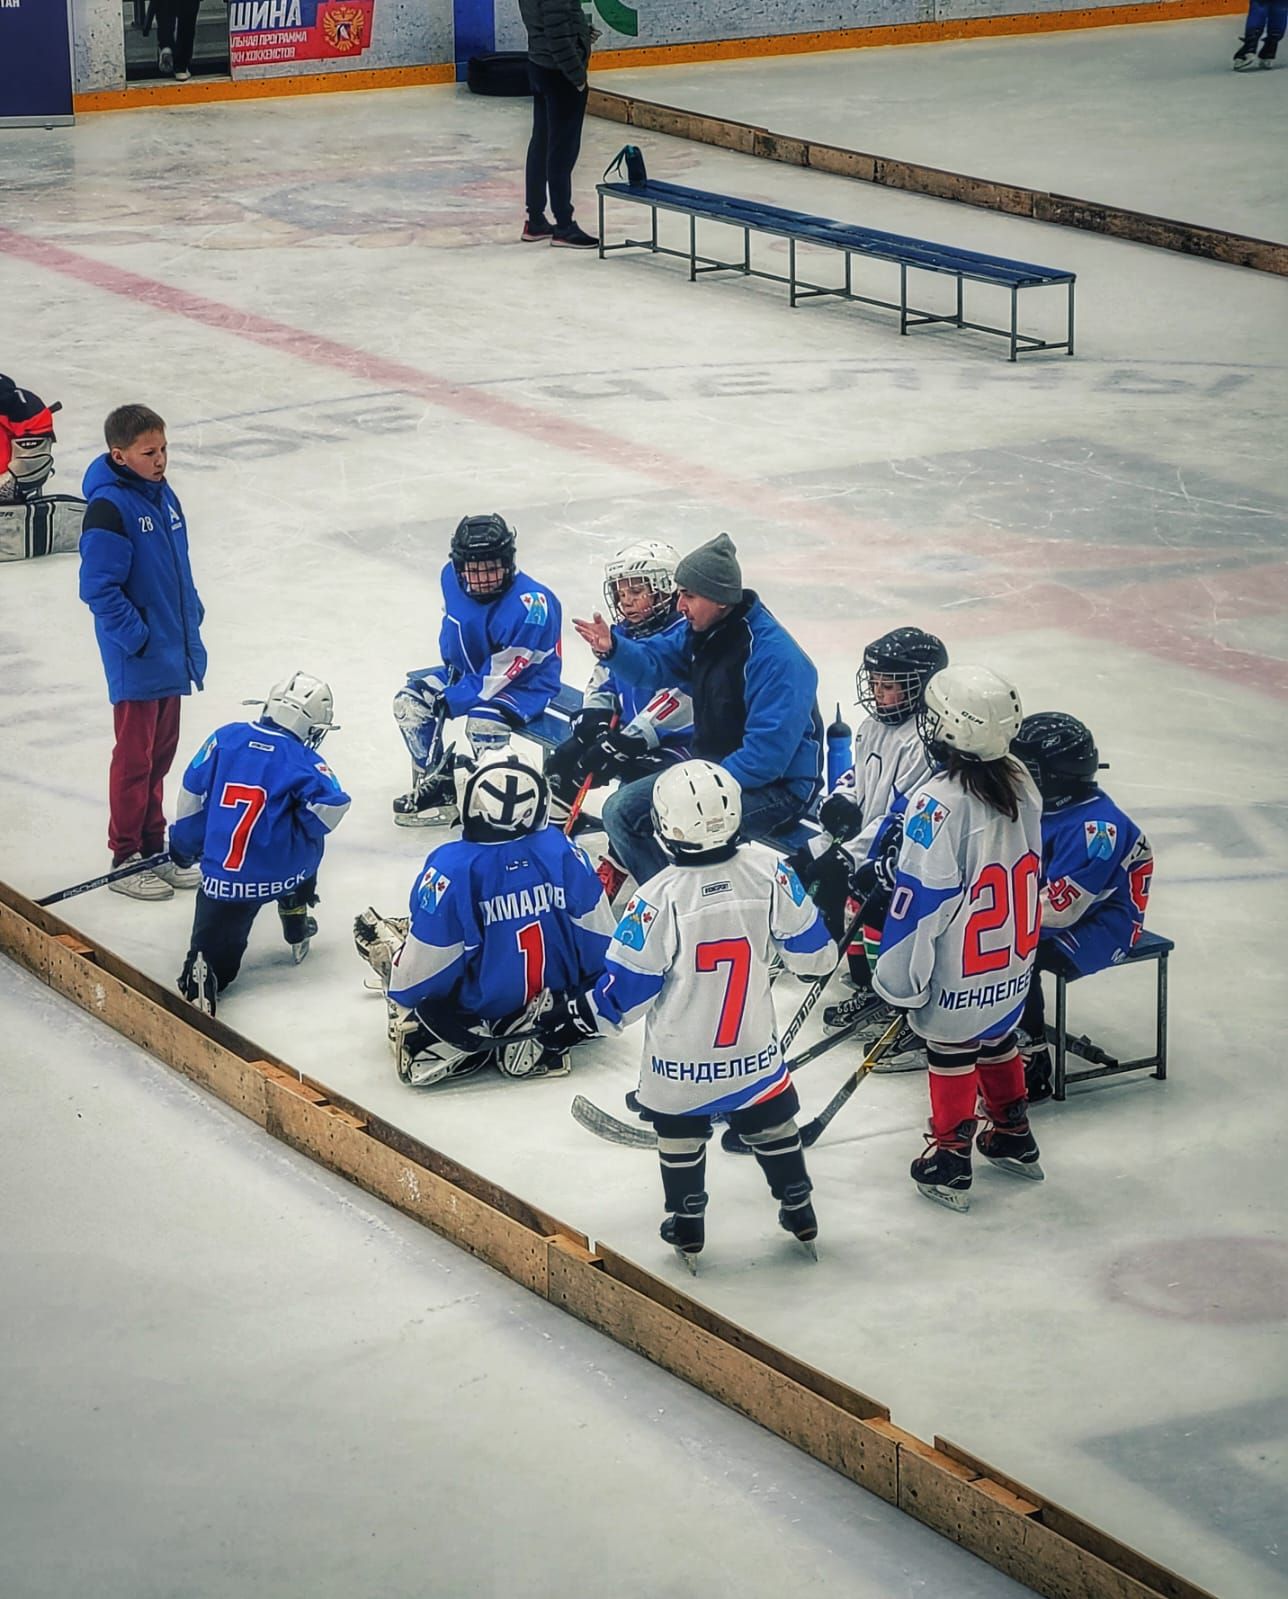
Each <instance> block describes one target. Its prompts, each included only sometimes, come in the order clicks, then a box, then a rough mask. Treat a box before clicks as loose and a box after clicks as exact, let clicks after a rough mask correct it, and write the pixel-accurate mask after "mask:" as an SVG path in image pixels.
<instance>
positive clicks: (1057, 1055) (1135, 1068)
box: [1035, 950, 1170, 1099]
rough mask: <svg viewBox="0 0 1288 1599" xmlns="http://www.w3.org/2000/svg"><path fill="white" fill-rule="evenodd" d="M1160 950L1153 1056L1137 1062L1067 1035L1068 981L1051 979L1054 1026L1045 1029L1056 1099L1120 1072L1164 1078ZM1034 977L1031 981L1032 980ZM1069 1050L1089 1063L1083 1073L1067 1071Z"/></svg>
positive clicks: (1164, 983)
mask: <svg viewBox="0 0 1288 1599" xmlns="http://www.w3.org/2000/svg"><path fill="white" fill-rule="evenodd" d="M1169 953H1170V951H1168V950H1164V951H1163V952H1162V953H1161V954H1160V955H1159V956H1158V957H1157V959H1156V962H1155V964H1156V966H1157V968H1158V969H1157V972H1156V973H1155V979H1154V1053H1153V1054H1152V1055H1142V1056H1141V1057H1140V1058H1139V1059H1138V1060H1119V1059H1118V1058H1117V1057H1116V1056H1114V1055H1110V1054H1108V1053H1107V1052H1106V1051H1105V1050H1103V1049H1101V1048H1100V1046H1099V1045H1098V1044H1093V1043H1092V1041H1091V1040H1090V1039H1089V1038H1086V1037H1083V1038H1075V1039H1073V1040H1072V1042H1071V1041H1070V1039H1069V1032H1068V986H1069V985H1068V982H1067V980H1066V979H1065V978H1063V977H1061V976H1060V975H1059V974H1057V975H1056V979H1055V1026H1054V1027H1048V1028H1047V1038H1048V1039H1049V1041H1050V1043H1051V1045H1052V1049H1053V1055H1054V1061H1053V1065H1054V1072H1053V1078H1054V1080H1053V1084H1052V1086H1053V1088H1054V1090H1055V1097H1056V1099H1063V1098H1064V1097H1065V1086H1066V1084H1068V1083H1085V1082H1088V1081H1090V1080H1091V1079H1092V1078H1095V1077H1118V1076H1121V1075H1122V1073H1124V1072H1149V1073H1150V1075H1151V1076H1153V1077H1156V1078H1157V1079H1158V1080H1159V1082H1165V1081H1166V1079H1167V957H1168V954H1169ZM1036 980H1037V979H1036V974H1035V981H1036ZM1070 1048H1072V1050H1073V1051H1074V1053H1076V1054H1077V1055H1079V1056H1081V1057H1082V1058H1083V1059H1084V1060H1086V1061H1088V1062H1090V1065H1089V1066H1088V1067H1087V1068H1086V1069H1085V1070H1080V1071H1075V1072H1071V1071H1069V1069H1068V1065H1067V1059H1066V1057H1067V1056H1068V1054H1069V1051H1070Z"/></svg>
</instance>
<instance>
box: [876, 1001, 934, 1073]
mask: <svg viewBox="0 0 1288 1599" xmlns="http://www.w3.org/2000/svg"><path fill="white" fill-rule="evenodd" d="M893 1020H894V1012H893V1011H892V1012H891V1013H890V1016H889V1018H888V1020H887V1022H886V1025H887V1026H889V1024H890V1022H892V1021H893ZM872 1070H873V1071H874V1072H879V1073H881V1074H882V1075H883V1076H889V1075H890V1074H891V1073H893V1072H924V1071H925V1070H926V1043H925V1040H924V1039H922V1038H918V1037H917V1035H916V1033H914V1032H913V1030H912V1028H911V1027H909V1026H908V1024H907V1023H906V1022H905V1023H904V1025H903V1026H902V1027H901V1028H900V1029H899V1033H898V1036H897V1037H896V1038H895V1041H894V1043H893V1044H891V1046H890V1048H889V1049H888V1050H887V1051H886V1052H885V1054H884V1055H882V1057H881V1059H880V1060H879V1061H877V1063H876V1065H875V1066H874V1067H873V1068H872Z"/></svg>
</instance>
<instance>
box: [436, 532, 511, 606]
mask: <svg viewBox="0 0 1288 1599" xmlns="http://www.w3.org/2000/svg"><path fill="white" fill-rule="evenodd" d="M514 550H515V537H514V530H513V529H512V528H511V527H510V526H509V525H508V524H507V523H506V521H505V519H504V517H500V516H498V515H497V514H496V512H495V511H492V512H489V513H488V514H487V515H486V516H463V517H462V518H461V520H460V522H459V523H458V524H457V527H456V532H455V533H453V534H452V550H451V557H452V567H453V569H454V570H455V572H456V576H457V579H458V580H459V582H460V585H461V587H462V588H463V589H464V590H465V592H466V593H467V594H468V595H469V596H470V598H471V599H475V600H499V599H500V597H501V596H502V595H503V594H504V593H505V591H506V589H508V588H509V586H510V584H511V583H513V582H514Z"/></svg>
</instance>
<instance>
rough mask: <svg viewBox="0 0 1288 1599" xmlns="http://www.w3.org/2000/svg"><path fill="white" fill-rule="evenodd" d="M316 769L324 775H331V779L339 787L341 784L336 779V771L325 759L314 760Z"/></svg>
mask: <svg viewBox="0 0 1288 1599" xmlns="http://www.w3.org/2000/svg"><path fill="white" fill-rule="evenodd" d="M314 770H315V771H318V772H321V774H322V776H323V777H329V778H330V779H331V781H332V782H333V783H335V786H336V787H337V788H339V786H340V785H339V783H338V782H337V780H336V775H335V773H334V772H333V771H332V770H331V768H330V767H329V766H328V765H327V763H326V762H325V761H315V762H314Z"/></svg>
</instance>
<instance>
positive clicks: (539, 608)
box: [519, 594, 550, 627]
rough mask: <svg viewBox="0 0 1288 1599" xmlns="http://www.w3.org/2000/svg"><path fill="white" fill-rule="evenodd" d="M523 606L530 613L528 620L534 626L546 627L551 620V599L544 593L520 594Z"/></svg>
mask: <svg viewBox="0 0 1288 1599" xmlns="http://www.w3.org/2000/svg"><path fill="white" fill-rule="evenodd" d="M519 598H520V599H521V600H522V601H523V608H524V610H526V611H527V613H528V622H529V624H530V625H531V626H532V627H544V626H545V625H546V623H547V622H548V621H549V620H550V601H549V600H548V599H547V598H546V596H545V595H544V594H520V595H519Z"/></svg>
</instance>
